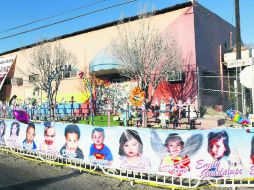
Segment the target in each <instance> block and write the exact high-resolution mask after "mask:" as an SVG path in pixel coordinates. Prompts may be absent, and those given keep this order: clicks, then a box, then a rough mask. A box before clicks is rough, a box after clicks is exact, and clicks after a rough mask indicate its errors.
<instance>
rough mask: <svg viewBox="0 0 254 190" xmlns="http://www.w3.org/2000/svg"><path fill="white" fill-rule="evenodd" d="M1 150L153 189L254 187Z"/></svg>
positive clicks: (2, 147) (239, 182) (251, 181)
mask: <svg viewBox="0 0 254 190" xmlns="http://www.w3.org/2000/svg"><path fill="white" fill-rule="evenodd" d="M0 151H1V152H5V153H7V154H14V155H16V156H19V157H21V158H23V159H28V160H29V161H34V162H40V163H46V164H49V165H51V166H64V167H69V168H72V169H76V170H79V171H80V172H82V171H85V172H89V173H93V174H97V175H105V176H109V177H113V178H116V179H119V180H126V181H129V182H130V185H133V184H135V183H141V184H146V185H152V186H159V187H167V188H205V187H208V186H213V187H224V188H237V187H254V179H250V178H246V179H244V178H243V179H237V178H214V179H195V178H191V177H181V176H171V175H170V174H161V173H157V172H139V171H133V170H126V169H119V168H108V167H103V166H101V165H94V164H92V163H89V162H86V161H84V160H80V159H76V158H64V157H62V156H58V155H51V154H45V153H40V152H34V151H25V150H21V149H17V148H15V149H12V148H9V147H7V146H5V145H0Z"/></svg>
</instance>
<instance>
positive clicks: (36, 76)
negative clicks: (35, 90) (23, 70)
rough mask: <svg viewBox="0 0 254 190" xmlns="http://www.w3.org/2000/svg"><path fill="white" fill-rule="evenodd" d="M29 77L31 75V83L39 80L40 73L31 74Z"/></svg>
mask: <svg viewBox="0 0 254 190" xmlns="http://www.w3.org/2000/svg"><path fill="white" fill-rule="evenodd" d="M28 77H29V83H33V82H36V81H39V74H33V75H29V76H28Z"/></svg>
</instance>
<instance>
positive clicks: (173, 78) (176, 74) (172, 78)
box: [167, 71, 184, 82]
mask: <svg viewBox="0 0 254 190" xmlns="http://www.w3.org/2000/svg"><path fill="white" fill-rule="evenodd" d="M183 80H184V73H183V72H182V71H171V72H170V74H169V75H168V77H167V81H168V82H183Z"/></svg>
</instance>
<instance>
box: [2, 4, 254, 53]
mask: <svg viewBox="0 0 254 190" xmlns="http://www.w3.org/2000/svg"><path fill="white" fill-rule="evenodd" d="M187 1H188V0H1V11H0V53H3V52H5V51H9V50H13V49H15V48H19V47H23V46H26V45H29V44H32V43H35V42H37V41H39V40H42V39H51V38H54V37H57V36H61V35H64V34H69V33H72V32H76V31H79V30H84V29H87V28H91V27H94V26H98V25H101V24H104V23H108V22H111V21H114V20H119V19H120V18H122V17H129V16H133V15H137V14H138V13H139V11H140V10H142V9H143V7H144V5H145V6H146V7H147V10H151V9H162V8H165V7H169V6H173V5H175V4H179V3H184V2H187ZM239 1H240V18H241V38H242V41H243V42H244V44H248V45H251V46H254V11H253V10H254V0H239ZM198 3H200V4H201V5H203V6H204V7H206V8H207V9H209V10H210V11H212V12H214V13H215V14H217V15H218V16H220V17H222V18H223V19H224V20H226V21H227V22H229V23H231V24H232V25H234V26H235V12H234V0H198ZM79 15H84V16H82V17H79V18H76V19H72V20H68V21H66V22H61V23H59V24H53V23H56V22H60V21H63V20H67V19H69V18H73V17H77V16H79ZM35 21H36V22H35ZM37 21H38V22H37ZM28 23H32V24H28ZM26 24H28V25H26ZM51 24H53V25H51ZM21 25H26V26H22V27H19V26H21ZM47 25H51V26H48V27H44V26H47ZM40 27H42V28H41V29H39V30H34V29H35V28H40ZM13 28H15V29H13ZM30 30H33V31H30ZM27 31H30V32H27ZM19 33H23V34H19ZM16 34H19V35H16ZM12 35H13V36H12ZM10 36H11V37H10Z"/></svg>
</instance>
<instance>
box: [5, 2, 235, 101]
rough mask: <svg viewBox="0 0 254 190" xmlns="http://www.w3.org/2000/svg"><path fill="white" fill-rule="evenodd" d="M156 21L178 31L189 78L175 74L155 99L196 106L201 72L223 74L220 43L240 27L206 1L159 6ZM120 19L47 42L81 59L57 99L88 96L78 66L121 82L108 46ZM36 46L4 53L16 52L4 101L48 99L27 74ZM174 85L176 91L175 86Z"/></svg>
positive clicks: (132, 20) (226, 41) (134, 22)
mask: <svg viewBox="0 0 254 190" xmlns="http://www.w3.org/2000/svg"><path fill="white" fill-rule="evenodd" d="M125 20H128V22H129V24H130V26H131V27H132V28H133V30H135V28H137V23H138V21H137V20H138V16H134V17H130V18H126V19H125ZM151 22H152V23H153V24H155V25H156V26H157V27H158V29H159V31H160V32H161V33H163V32H166V31H169V30H170V32H171V33H173V35H174V37H175V38H176V40H177V42H178V45H179V47H180V49H181V52H182V59H183V61H184V63H183V65H184V66H185V67H184V68H185V69H184V77H183V76H182V75H181V76H180V77H179V78H178V79H174V78H173V79H171V80H169V81H167V82H163V83H161V84H160V85H159V87H158V89H157V90H156V92H155V98H154V100H155V101H160V100H161V99H163V100H165V101H166V102H168V101H169V99H170V97H172V98H173V99H174V101H175V102H177V101H178V100H179V99H182V100H183V101H186V100H187V98H190V99H191V102H192V103H194V104H196V105H197V102H198V101H197V100H198V82H197V80H196V77H197V76H198V74H199V73H201V72H203V71H211V72H215V73H219V70H220V63H221V61H220V60H219V58H220V51H219V46H220V45H222V52H223V51H225V50H226V48H227V46H228V44H229V34H230V33H233V39H234V34H235V27H234V26H232V25H231V24H229V23H228V22H226V21H225V20H223V19H222V18H220V17H219V16H217V15H216V14H214V13H212V12H211V11H209V10H207V9H206V8H204V7H203V6H202V5H200V4H198V3H191V2H187V3H183V4H178V5H175V6H172V7H168V8H165V9H162V10H158V11H156V13H155V15H154V16H152V18H151ZM117 24H118V21H114V22H111V23H106V24H103V25H100V26H97V27H93V28H89V29H85V30H82V31H78V32H75V33H72V34H66V35H63V36H60V37H58V38H56V39H51V40H50V41H51V42H45V43H54V42H60V43H61V45H62V46H63V47H64V48H65V49H66V50H67V51H69V52H71V53H72V54H74V55H75V56H76V58H77V64H76V66H75V67H76V68H74V70H73V72H72V73H71V74H69V75H68V78H65V79H64V80H63V81H62V83H61V85H60V88H59V93H58V94H59V97H58V101H60V100H61V99H62V98H64V99H65V100H66V101H69V100H70V99H71V96H74V99H75V100H76V102H80V103H82V102H85V101H86V100H87V96H86V95H85V91H84V88H83V84H82V80H81V79H80V78H79V76H78V72H79V71H85V72H87V73H88V74H90V75H91V76H94V77H95V78H99V79H101V80H108V81H111V82H114V81H118V82H120V81H121V80H119V79H121V77H120V75H119V71H118V69H119V68H118V65H117V63H116V61H115V60H114V58H113V57H112V55H111V54H110V51H109V50H108V47H109V45H110V42H111V40H112V38H114V36H116V34H117V27H116V25H117ZM35 46H36V44H31V45H29V46H26V47H21V48H17V49H14V50H11V51H7V52H3V53H1V54H0V57H3V58H6V57H9V56H16V59H15V61H14V63H13V65H12V67H11V69H10V72H9V73H8V75H7V78H6V81H5V83H4V85H3V86H2V88H1V92H0V99H1V100H9V99H10V98H11V97H13V96H14V95H16V96H17V98H18V99H21V100H23V99H26V98H28V97H30V98H36V99H38V102H40V101H41V102H42V101H44V100H45V97H46V94H44V93H43V92H41V91H40V90H39V89H36V88H35V87H34V86H33V85H32V83H31V81H30V80H29V77H30V78H31V76H29V75H28V74H26V72H27V68H28V67H29V54H30V53H31V52H32V51H33V48H35ZM176 78H177V77H176ZM10 81H12V82H10ZM15 81H16V82H15ZM17 81H19V82H17ZM175 86H177V90H172V89H173V87H175ZM174 89H176V88H174Z"/></svg>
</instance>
